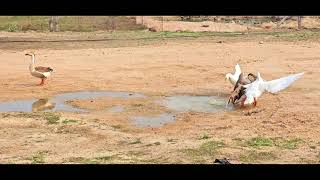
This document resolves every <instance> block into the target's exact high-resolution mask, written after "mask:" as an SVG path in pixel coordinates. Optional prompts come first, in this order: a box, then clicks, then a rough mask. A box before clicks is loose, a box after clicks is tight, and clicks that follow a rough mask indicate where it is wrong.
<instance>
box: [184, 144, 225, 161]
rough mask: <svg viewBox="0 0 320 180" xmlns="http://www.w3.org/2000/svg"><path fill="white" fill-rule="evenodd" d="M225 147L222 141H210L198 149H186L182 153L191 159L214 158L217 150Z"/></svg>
mask: <svg viewBox="0 0 320 180" xmlns="http://www.w3.org/2000/svg"><path fill="white" fill-rule="evenodd" d="M223 147H225V144H224V142H221V141H209V142H205V143H203V144H202V145H201V146H200V147H199V148H197V149H184V150H182V152H184V153H186V154H187V155H188V156H191V157H199V156H200V157H202V156H214V155H215V154H216V153H217V150H218V149H220V148H223Z"/></svg>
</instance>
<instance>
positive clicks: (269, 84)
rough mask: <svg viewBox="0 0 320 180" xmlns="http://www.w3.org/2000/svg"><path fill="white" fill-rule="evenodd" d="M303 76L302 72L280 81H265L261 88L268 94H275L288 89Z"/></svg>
mask: <svg viewBox="0 0 320 180" xmlns="http://www.w3.org/2000/svg"><path fill="white" fill-rule="evenodd" d="M303 74H304V72H302V73H299V74H294V75H291V76H287V77H283V78H280V79H276V80H272V81H265V82H263V83H262V84H261V86H262V87H263V88H264V89H265V90H266V91H268V92H270V93H276V92H279V91H281V90H283V89H285V88H287V87H289V86H290V85H291V84H292V83H293V82H294V81H296V80H297V79H299V78H300V77H301V76H302V75H303Z"/></svg>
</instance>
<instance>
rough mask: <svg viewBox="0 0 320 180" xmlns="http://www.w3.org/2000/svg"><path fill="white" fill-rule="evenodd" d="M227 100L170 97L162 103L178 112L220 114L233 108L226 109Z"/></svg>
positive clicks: (201, 97)
mask: <svg viewBox="0 0 320 180" xmlns="http://www.w3.org/2000/svg"><path fill="white" fill-rule="evenodd" d="M226 102H227V99H225V98H222V97H218V96H170V97H167V98H165V99H164V100H162V101H160V102H159V103H161V104H162V105H164V106H166V107H167V108H168V109H171V110H173V111H176V112H208V113H211V112H218V111H224V110H231V109H232V107H231V106H228V107H226Z"/></svg>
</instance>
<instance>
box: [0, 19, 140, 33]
mask: <svg viewBox="0 0 320 180" xmlns="http://www.w3.org/2000/svg"><path fill="white" fill-rule="evenodd" d="M49 19H50V16H1V17H0V30H6V31H10V32H16V31H27V30H35V31H48V22H49ZM135 21H136V20H135V18H130V17H125V16H60V17H59V29H60V31H79V32H89V31H97V30H141V29H145V27H144V26H143V25H140V24H136V22H135ZM13 30H14V31H13Z"/></svg>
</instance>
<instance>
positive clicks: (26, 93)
mask: <svg viewBox="0 0 320 180" xmlns="http://www.w3.org/2000/svg"><path fill="white" fill-rule="evenodd" d="M259 41H260V40H259V39H257V40H251V41H242V42H238V41H237V42H228V43H216V42H213V41H211V40H205V39H201V40H200V39H192V40H190V39H189V40H168V41H165V42H161V43H153V44H148V45H141V44H140V45H139V46H135V45H128V46H127V47H115V48H109V47H101V46H98V47H96V46H92V43H88V44H87V46H86V45H85V44H82V45H81V47H80V48H70V47H66V48H65V49H63V48H62V49H55V48H50V46H51V44H50V43H48V44H46V45H45V46H43V48H39V49H37V50H36V54H37V56H36V58H37V59H38V60H37V63H38V64H41V65H44V66H50V67H52V68H53V69H54V73H53V75H52V77H50V78H49V79H48V81H47V84H46V85H45V86H43V87H39V86H36V84H37V83H39V80H38V79H36V78H33V77H31V76H30V74H29V72H28V63H29V61H30V59H29V57H26V56H24V54H23V50H24V48H27V49H32V48H34V47H36V45H35V44H34V43H33V44H32V43H30V44H27V43H24V44H23V46H22V48H21V46H20V47H18V45H19V44H17V43H12V44H10V43H7V44H6V48H2V49H0V55H1V56H0V67H1V71H0V84H1V88H0V101H1V102H4V101H12V100H20V99H30V98H47V97H52V96H53V95H55V94H58V93H62V92H72V91H82V90H110V91H126V92H137V93H144V94H145V95H148V96H149V97H150V99H148V100H141V99H140V100H139V99H135V100H130V101H129V100H128V101H125V100H122V99H117V98H101V99H97V100H84V101H72V102H70V103H71V104H74V105H77V106H82V107H86V108H89V109H91V110H92V111H91V112H90V113H67V112H59V113H54V114H53V115H55V116H59V121H58V123H56V124H50V123H48V119H49V117H48V114H46V113H41V112H38V113H1V114H0V117H1V119H0V137H1V138H0V163H212V162H213V161H214V159H215V158H223V157H227V158H229V159H230V161H231V162H232V163H319V161H320V153H319V149H320V128H319V127H320V122H319V119H320V118H319V117H320V115H319V111H320V110H319V105H320V86H319V83H320V79H319V78H318V76H319V68H320V56H319V54H320V45H319V44H318V43H316V42H265V43H263V44H259ZM93 43H94V42H93ZM97 43H98V42H97ZM100 43H102V42H100ZM104 43H112V42H104ZM74 44H75V45H74V46H76V43H74ZM9 46H10V49H8V47H9ZM15 46H17V49H15V48H14V47H15ZM55 46H57V45H55ZM2 47H3V46H2ZM93 47H94V48H93ZM236 63H239V64H240V65H241V67H242V69H243V71H245V72H253V73H256V72H257V71H259V72H260V73H261V75H262V77H263V78H264V79H266V80H271V79H275V78H279V77H282V76H286V75H288V74H291V73H299V72H302V71H304V72H305V75H304V76H303V78H301V79H300V80H298V81H296V82H295V83H294V84H293V85H292V86H291V87H289V88H288V89H286V90H284V91H282V92H281V93H279V94H277V95H270V94H264V95H263V96H262V97H261V98H260V99H259V100H258V105H257V107H256V108H254V109H252V108H246V109H238V110H235V111H232V112H219V113H196V112H188V113H182V114H179V115H178V116H177V117H176V121H175V122H174V123H169V124H166V125H164V126H163V127H161V128H139V127H135V126H133V125H132V123H131V120H130V117H132V116H133V115H144V114H157V113H160V112H162V111H166V109H164V108H163V107H160V106H158V105H156V104H153V103H152V102H151V100H154V99H157V98H160V97H163V96H168V95H174V94H191V95H219V96H228V93H229V92H230V91H231V89H232V86H231V84H230V83H228V82H226V81H225V79H224V77H225V74H226V73H228V72H233V70H234V65H235V64H236ZM90 103H91V104H90ZM134 104H140V105H139V106H135V105H134ZM112 105H126V107H129V108H127V109H126V111H125V112H122V113H118V114H117V113H110V112H103V111H99V108H101V107H109V106H112ZM130 107H131V108H130ZM49 115H50V116H52V114H49ZM70 120H72V121H70Z"/></svg>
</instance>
